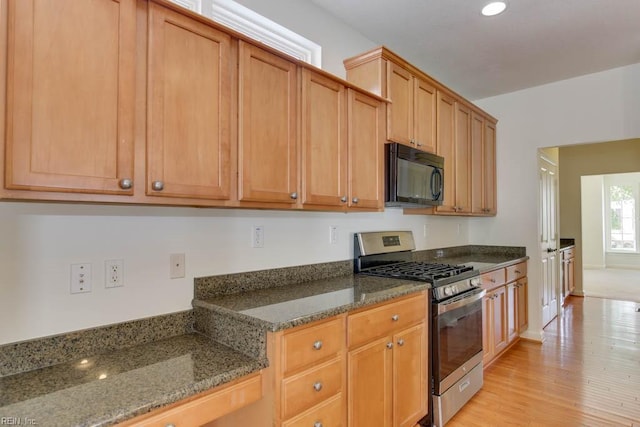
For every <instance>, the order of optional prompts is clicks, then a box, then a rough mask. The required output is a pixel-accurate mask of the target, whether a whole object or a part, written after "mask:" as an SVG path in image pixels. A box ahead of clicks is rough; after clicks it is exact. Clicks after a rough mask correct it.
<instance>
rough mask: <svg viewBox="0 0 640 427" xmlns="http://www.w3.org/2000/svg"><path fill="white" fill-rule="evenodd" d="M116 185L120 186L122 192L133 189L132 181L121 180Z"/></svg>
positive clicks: (127, 179)
mask: <svg viewBox="0 0 640 427" xmlns="http://www.w3.org/2000/svg"><path fill="white" fill-rule="evenodd" d="M118 185H120V188H122V189H123V190H128V189H130V188H131V187H133V181H132V180H130V179H129V178H123V179H121V180H120V182H119V183H118Z"/></svg>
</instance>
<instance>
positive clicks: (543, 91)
mask: <svg viewBox="0 0 640 427" xmlns="http://www.w3.org/2000/svg"><path fill="white" fill-rule="evenodd" d="M477 105H479V106H480V107H482V108H484V109H485V110H486V111H487V112H489V113H490V114H492V115H493V116H495V117H497V118H498V119H499V122H498V134H497V138H498V139H497V174H498V177H497V180H498V216H497V217H496V218H493V219H488V220H487V219H474V220H472V221H471V224H470V229H469V230H470V232H469V233H470V234H469V238H470V241H471V242H473V243H477V244H483V243H487V244H489V243H499V244H514V245H526V248H527V254H528V255H529V256H531V260H530V262H529V270H528V276H529V292H530V296H529V330H528V331H527V333H526V334H525V336H526V337H528V338H531V339H542V338H543V334H542V326H541V325H542V322H541V310H540V306H539V304H540V303H539V302H540V300H541V288H540V266H539V262H540V256H539V254H538V229H537V223H538V222H537V212H538V177H537V167H536V158H537V157H536V153H537V150H538V149H539V148H542V147H555V146H563V145H569V144H576V143H584V142H597V141H614V140H624V139H631V138H637V137H638V136H640V120H638V115H639V114H640V64H635V65H631V66H627V67H622V68H617V69H613V70H609V71H605V72H601V73H595V74H590V75H586V76H582V77H578V78H574V79H569V80H564V81H560V82H555V83H551V84H548V85H544V86H539V87H535V88H531V89H527V90H522V91H518V92H513V93H509V94H505V95H501V96H496V97H492V98H487V99H483V100H479V101H477ZM560 174H562V165H561V169H560ZM560 233H562V230H560Z"/></svg>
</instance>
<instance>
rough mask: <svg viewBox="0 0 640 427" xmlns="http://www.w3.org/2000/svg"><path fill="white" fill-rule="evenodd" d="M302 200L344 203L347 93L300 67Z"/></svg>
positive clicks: (335, 82) (336, 83)
mask: <svg viewBox="0 0 640 427" xmlns="http://www.w3.org/2000/svg"><path fill="white" fill-rule="evenodd" d="M302 159H303V160H302V203H303V204H312V205H325V206H347V203H346V202H347V94H346V88H345V86H344V85H343V84H341V83H340V82H338V81H336V80H333V79H330V78H328V77H326V76H323V75H321V74H319V73H316V72H314V71H311V70H308V69H303V70H302Z"/></svg>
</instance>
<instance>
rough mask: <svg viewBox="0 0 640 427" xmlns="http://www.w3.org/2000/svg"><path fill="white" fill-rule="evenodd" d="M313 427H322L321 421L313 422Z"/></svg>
mask: <svg viewBox="0 0 640 427" xmlns="http://www.w3.org/2000/svg"><path fill="white" fill-rule="evenodd" d="M313 427H322V423H321V422H320V421H316V422H315V423H313Z"/></svg>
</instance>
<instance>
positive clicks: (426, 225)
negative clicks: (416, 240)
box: [422, 224, 429, 237]
mask: <svg viewBox="0 0 640 427" xmlns="http://www.w3.org/2000/svg"><path fill="white" fill-rule="evenodd" d="M428 229H429V224H425V225H424V226H423V227H422V235H423V236H424V237H427V232H428Z"/></svg>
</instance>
